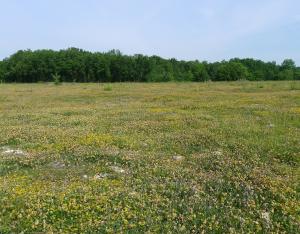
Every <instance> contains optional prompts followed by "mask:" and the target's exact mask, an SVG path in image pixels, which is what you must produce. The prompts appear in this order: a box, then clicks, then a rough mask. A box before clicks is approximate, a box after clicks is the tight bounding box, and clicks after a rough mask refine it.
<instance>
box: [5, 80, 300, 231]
mask: <svg viewBox="0 0 300 234" xmlns="http://www.w3.org/2000/svg"><path fill="white" fill-rule="evenodd" d="M299 152H300V83H299V82H298V83H297V82H288V81H286V82H246V81H240V82H232V83H231V82H227V83H222V82H221V83H211V82H207V83H162V84H158V83H154V84H142V83H137V84H135V83H116V84H110V85H109V88H107V85H105V84H62V85H58V86H55V85H53V84H0V233H1V234H2V233H3V234H4V233H37V232H39V233H120V232H121V233H144V232H149V233H253V232H259V233H299V232H300V169H299V168H300V167H299V166H300V153H299Z"/></svg>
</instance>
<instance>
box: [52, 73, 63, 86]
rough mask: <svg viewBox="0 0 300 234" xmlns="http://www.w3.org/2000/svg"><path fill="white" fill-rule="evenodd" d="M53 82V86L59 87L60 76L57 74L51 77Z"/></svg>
mask: <svg viewBox="0 0 300 234" xmlns="http://www.w3.org/2000/svg"><path fill="white" fill-rule="evenodd" d="M52 78H53V82H54V84H55V85H60V84H61V76H60V75H59V74H57V73H55V74H53V75H52Z"/></svg>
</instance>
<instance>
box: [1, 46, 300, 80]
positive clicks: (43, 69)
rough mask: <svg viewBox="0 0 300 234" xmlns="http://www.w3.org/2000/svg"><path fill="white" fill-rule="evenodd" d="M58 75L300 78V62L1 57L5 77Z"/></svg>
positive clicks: (75, 52) (37, 54)
mask: <svg viewBox="0 0 300 234" xmlns="http://www.w3.org/2000/svg"><path fill="white" fill-rule="evenodd" d="M54 77H55V79H56V80H57V79H58V78H59V79H60V81H61V82H125V81H131V82H164V81H196V82H200V81H234V80H300V67H296V65H295V62H294V61H293V60H291V59H286V60H284V61H283V63H282V64H280V65H278V64H276V62H263V61H261V60H255V59H251V58H247V59H239V58H234V59H231V60H229V61H221V62H213V63H208V62H206V61H204V62H199V61H198V60H196V61H178V60H176V59H174V58H172V59H163V58H161V57H158V56H145V55H141V54H137V55H133V56H128V55H123V54H122V53H121V52H120V51H119V50H112V51H109V52H105V53H100V52H95V53H93V52H89V51H84V50H81V49H77V48H69V49H66V50H60V51H54V50H36V51H32V50H20V51H18V52H16V53H15V54H13V55H11V56H10V57H8V58H5V59H3V60H2V61H0V82H26V83H32V82H51V81H53V80H54Z"/></svg>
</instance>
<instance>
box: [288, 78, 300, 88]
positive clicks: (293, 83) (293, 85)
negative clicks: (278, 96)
mask: <svg viewBox="0 0 300 234" xmlns="http://www.w3.org/2000/svg"><path fill="white" fill-rule="evenodd" d="M290 90H300V82H297V81H295V80H294V81H292V82H291V84H290Z"/></svg>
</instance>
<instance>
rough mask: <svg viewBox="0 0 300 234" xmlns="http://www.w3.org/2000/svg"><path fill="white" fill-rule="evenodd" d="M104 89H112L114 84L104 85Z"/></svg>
mask: <svg viewBox="0 0 300 234" xmlns="http://www.w3.org/2000/svg"><path fill="white" fill-rule="evenodd" d="M103 90H104V91H112V85H111V84H106V85H104V87H103Z"/></svg>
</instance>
